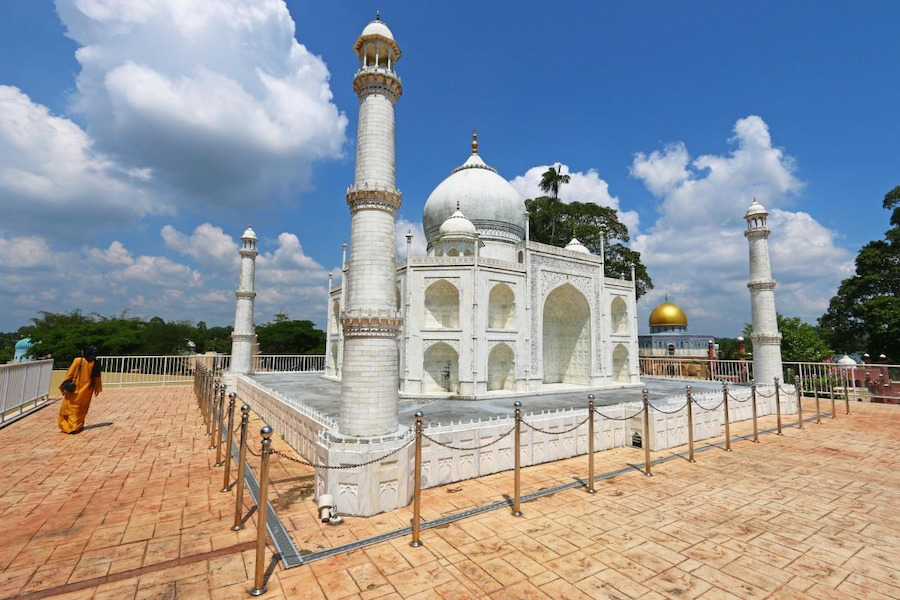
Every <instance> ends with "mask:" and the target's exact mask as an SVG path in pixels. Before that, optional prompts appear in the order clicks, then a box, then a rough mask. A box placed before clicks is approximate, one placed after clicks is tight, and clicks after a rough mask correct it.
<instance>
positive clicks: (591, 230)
mask: <svg viewBox="0 0 900 600" xmlns="http://www.w3.org/2000/svg"><path fill="white" fill-rule="evenodd" d="M525 209H526V210H527V211H528V212H529V214H530V217H529V218H530V220H531V228H530V236H531V239H532V240H533V241H535V242H541V243H542V244H550V245H551V246H565V245H566V244H567V243H568V242H569V240H571V239H572V238H573V237H577V238H578V240H579V241H580V242H581V243H582V244H584V245H585V247H586V248H587V249H588V250H590V251H591V252H592V253H594V254H597V255H599V254H600V253H601V252H602V253H603V254H604V256H605V258H606V264H605V268H606V274H607V275H608V276H610V277H617V276H619V275H621V274H625V276H626V277H628V278H630V277H631V265H634V270H635V277H636V279H637V297H638V298H640V297H641V296H643V295H644V294H645V293H647V291H649V290H651V289H653V281H652V280H651V279H650V275H649V274H648V273H647V268H646V267H645V266H644V264H643V263H642V262H641V253H640V252H636V251H634V250H632V249H631V248H629V247H628V246H626V245H625V242H628V241H629V240H630V239H631V238H630V236H629V234H628V227H627V226H626V225H625V224H624V223H622V222H621V221H619V217H618V215H617V214H616V211H615V209H612V208H610V207H608V206H600V205H598V204H594V203H593V202H571V203H569V204H563V203H562V202H559V201H558V200H556V199H555V198H551V197H549V196H541V197H539V198H534V199H532V200H526V201H525Z"/></svg>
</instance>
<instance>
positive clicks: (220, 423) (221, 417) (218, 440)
mask: <svg viewBox="0 0 900 600" xmlns="http://www.w3.org/2000/svg"><path fill="white" fill-rule="evenodd" d="M218 406H219V413H218V415H217V416H216V429H215V431H214V432H213V435H215V436H216V437H215V440H213V443H214V444H215V445H216V464H215V465H213V466H214V467H221V466H222V465H223V464H224V463H223V462H222V433H223V431H222V430H223V429H225V386H224V385H222V386H219V401H218Z"/></svg>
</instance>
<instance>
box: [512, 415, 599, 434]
mask: <svg viewBox="0 0 900 600" xmlns="http://www.w3.org/2000/svg"><path fill="white" fill-rule="evenodd" d="M590 418H591V415H588V416H586V417H585V418H584V421H582V422H581V423H579V424H578V425H575V426H574V427H572V428H571V429H566V430H564V431H547V430H546V429H541V428H539V427H535V426H534V425H531V424H530V423H528V422H526V421H525V419H520V420H521V421H522V422H523V423H525V426H526V427H528V428H529V429H533V430H534V431H537V432H539V433H546V434H547V435H563V434H564V433H572V432H573V431H575V430H576V429H578V428H579V427H581V426H582V425H584V424H585V423H587V422H588V419H590Z"/></svg>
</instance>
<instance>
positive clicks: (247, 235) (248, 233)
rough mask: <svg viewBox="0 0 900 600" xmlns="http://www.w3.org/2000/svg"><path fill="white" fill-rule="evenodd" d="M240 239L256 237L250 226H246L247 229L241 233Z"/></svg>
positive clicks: (253, 238)
mask: <svg viewBox="0 0 900 600" xmlns="http://www.w3.org/2000/svg"><path fill="white" fill-rule="evenodd" d="M241 239H242V240H255V239H258V238H257V237H256V232H255V231H253V229H252V228H251V227H248V228H247V230H246V231H245V232H244V233H243V235H241Z"/></svg>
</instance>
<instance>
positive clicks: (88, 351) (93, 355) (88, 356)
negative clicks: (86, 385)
mask: <svg viewBox="0 0 900 600" xmlns="http://www.w3.org/2000/svg"><path fill="white" fill-rule="evenodd" d="M81 354H82V355H83V356H84V360H86V361H88V362H89V363H93V366H92V367H91V379H94V378H96V377H100V361H99V360H97V354H98V352H97V347H96V346H85V347H84V348H82V349H81Z"/></svg>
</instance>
